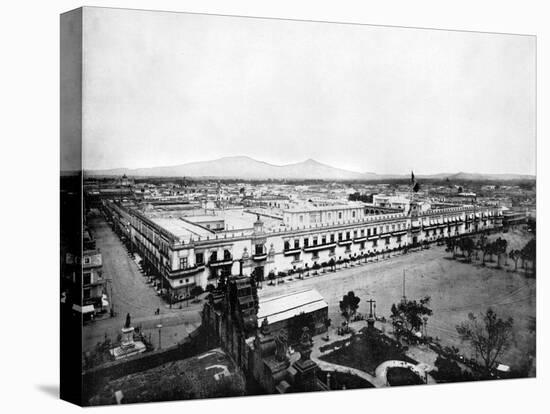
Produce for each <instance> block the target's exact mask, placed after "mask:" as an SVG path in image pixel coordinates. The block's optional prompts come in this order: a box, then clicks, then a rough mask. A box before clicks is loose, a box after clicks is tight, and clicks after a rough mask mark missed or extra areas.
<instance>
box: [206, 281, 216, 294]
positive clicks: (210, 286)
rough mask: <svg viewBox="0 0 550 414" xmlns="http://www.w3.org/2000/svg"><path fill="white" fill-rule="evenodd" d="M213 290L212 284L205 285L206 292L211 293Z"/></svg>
mask: <svg viewBox="0 0 550 414" xmlns="http://www.w3.org/2000/svg"><path fill="white" fill-rule="evenodd" d="M215 289H216V287H215V286H214V285H213V284H212V283H209V284H207V285H206V291H207V292H213V291H214V290H215Z"/></svg>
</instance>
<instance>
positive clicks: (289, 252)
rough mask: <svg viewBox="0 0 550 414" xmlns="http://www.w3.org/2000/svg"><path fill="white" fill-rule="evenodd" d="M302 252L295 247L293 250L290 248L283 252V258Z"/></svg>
mask: <svg viewBox="0 0 550 414" xmlns="http://www.w3.org/2000/svg"><path fill="white" fill-rule="evenodd" d="M301 251H302V249H301V248H300V247H295V248H292V249H288V250H283V255H285V256H293V255H295V254H298V253H300V252H301Z"/></svg>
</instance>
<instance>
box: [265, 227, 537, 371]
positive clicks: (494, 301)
mask: <svg viewBox="0 0 550 414" xmlns="http://www.w3.org/2000/svg"><path fill="white" fill-rule="evenodd" d="M498 236H500V237H504V238H507V239H510V240H511V242H510V243H511V244H512V245H515V244H517V245H518V246H514V248H519V247H520V244H522V243H523V244H525V243H526V242H527V241H528V240H529V237H530V235H529V234H526V233H523V232H520V231H514V232H510V233H505V234H500V235H492V236H491V238H495V237H498ZM503 263H504V260H503ZM513 270H514V264H513V262H512V261H510V260H509V261H508V266H503V268H502V269H497V268H495V263H488V265H487V266H481V264H480V262H477V261H476V262H474V263H464V262H462V261H458V260H453V259H452V258H451V254H450V253H448V252H446V251H445V247H444V246H436V245H432V246H431V247H430V248H429V249H425V250H419V251H416V252H410V253H408V254H405V255H398V256H393V257H391V258H389V259H385V260H380V261H378V262H369V263H364V264H363V263H362V264H355V265H354V266H350V267H348V268H342V269H341V270H338V271H336V272H326V273H319V275H317V276H309V277H304V279H297V278H292V280H290V279H291V277H287V278H285V282H284V283H282V284H277V285H275V286H270V285H267V284H266V283H264V284H263V286H262V289H261V290H260V296H270V295H275V294H280V293H281V292H290V291H292V290H298V289H303V288H313V289H316V290H317V291H319V292H320V293H321V295H322V296H323V297H324V298H325V300H326V301H327V303H328V305H329V317H330V318H331V320H332V326H333V327H335V326H339V325H340V324H341V323H342V322H343V320H344V319H343V317H342V316H341V314H340V310H339V301H340V300H341V299H342V296H343V295H344V294H346V293H347V292H349V291H354V292H355V294H356V295H357V296H359V297H360V298H361V302H360V304H359V310H358V312H360V313H363V314H368V312H369V304H368V303H367V300H370V299H373V300H375V301H376V314H377V316H378V317H382V316H383V317H385V318H386V319H387V320H388V322H387V323H385V324H383V323H381V322H377V327H378V328H380V329H384V330H386V331H388V332H389V331H390V330H391V329H392V327H391V323H389V316H390V308H391V305H392V304H393V303H397V302H399V301H400V300H401V298H402V296H403V279H405V294H406V296H407V298H409V299H420V298H422V297H424V296H430V298H431V301H430V308H431V309H432V310H433V315H432V316H430V317H429V319H428V323H427V331H428V335H429V336H432V337H434V338H435V337H437V338H439V339H440V341H441V344H442V345H443V346H454V347H457V348H458V349H459V350H460V352H461V354H463V355H464V356H465V357H467V358H470V357H475V354H474V353H473V351H472V348H471V347H470V345H469V344H468V343H463V342H462V341H461V340H460V338H459V336H458V334H457V332H456V329H455V327H456V325H457V324H459V323H460V322H462V321H465V320H466V319H467V318H468V314H469V313H474V314H479V313H481V312H484V311H486V310H487V308H489V307H491V308H492V309H494V310H495V311H496V312H497V314H498V315H499V316H500V317H503V318H504V317H508V316H511V317H512V318H514V336H513V339H512V344H511V346H510V348H509V349H508V350H507V351H506V352H505V353H504V354H503V355H502V358H501V361H502V362H503V363H505V364H508V365H512V366H523V365H524V364H528V362H529V359H530V358H532V357H534V355H535V346H536V342H535V308H536V306H535V300H536V295H535V279H534V278H529V277H526V275H525V274H523V273H520V272H515V271H513ZM403 276H404V277H403Z"/></svg>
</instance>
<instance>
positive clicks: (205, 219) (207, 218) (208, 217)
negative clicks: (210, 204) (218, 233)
mask: <svg viewBox="0 0 550 414" xmlns="http://www.w3.org/2000/svg"><path fill="white" fill-rule="evenodd" d="M184 218H185V220H187V221H191V222H193V223H204V222H208V221H224V220H223V217H218V216H214V215H211V214H206V215H205V214H203V215H196V216H185V217H184Z"/></svg>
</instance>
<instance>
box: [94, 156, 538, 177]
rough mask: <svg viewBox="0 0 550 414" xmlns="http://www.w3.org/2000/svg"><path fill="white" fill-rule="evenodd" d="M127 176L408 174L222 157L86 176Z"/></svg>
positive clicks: (109, 171)
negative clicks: (276, 163) (356, 170)
mask: <svg viewBox="0 0 550 414" xmlns="http://www.w3.org/2000/svg"><path fill="white" fill-rule="evenodd" d="M123 174H126V175H128V176H131V177H202V178H240V179H245V180H265V179H274V180H304V179H319V180H366V181H369V180H371V181H372V180H384V179H407V178H408V177H409V175H407V174H404V175H396V174H384V175H379V174H375V173H372V172H365V173H360V172H355V171H349V170H345V169H341V168H335V167H332V166H330V165H327V164H323V163H320V162H318V161H315V160H312V159H308V160H306V161H303V162H299V163H295V164H286V165H274V164H270V163H267V162H263V161H258V160H255V159H253V158H250V157H246V156H235V157H224V158H219V159H217V160H211V161H199V162H191V163H187V164H181V165H174V166H168V167H151V168H136V169H128V168H115V169H110V170H88V171H85V175H86V176H92V177H114V176H121V175H123ZM417 177H418V178H419V179H420V178H424V179H446V178H449V180H514V179H518V180H520V179H534V178H535V177H534V176H530V175H516V174H470V173H463V172H460V173H449V174H445V173H443V174H433V175H417Z"/></svg>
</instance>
